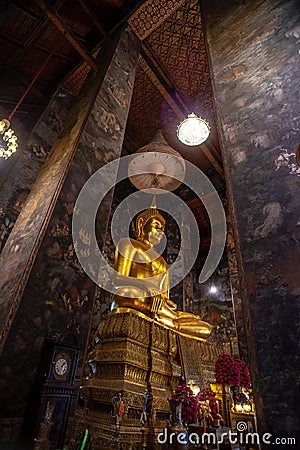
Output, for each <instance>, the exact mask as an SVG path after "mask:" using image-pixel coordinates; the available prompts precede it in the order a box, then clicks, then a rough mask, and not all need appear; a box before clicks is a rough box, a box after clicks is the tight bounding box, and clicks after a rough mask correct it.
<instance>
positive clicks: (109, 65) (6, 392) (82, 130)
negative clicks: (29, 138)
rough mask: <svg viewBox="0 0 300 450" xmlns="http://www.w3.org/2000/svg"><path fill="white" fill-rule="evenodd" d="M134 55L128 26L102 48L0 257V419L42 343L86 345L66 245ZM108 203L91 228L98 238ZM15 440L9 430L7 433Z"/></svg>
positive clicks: (24, 391)
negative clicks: (59, 338) (74, 335)
mask: <svg viewBox="0 0 300 450" xmlns="http://www.w3.org/2000/svg"><path fill="white" fill-rule="evenodd" d="M138 55H139V41H138V39H137V38H136V36H135V35H134V33H133V32H132V31H131V29H130V28H129V27H127V28H126V29H125V30H123V32H122V33H118V35H116V36H115V37H114V38H113V39H112V40H111V42H106V44H105V45H104V46H103V50H102V51H101V52H100V53H99V55H98V57H97V64H98V67H99V69H98V71H97V72H96V73H93V74H91V75H90V76H89V78H88V80H87V81H86V84H85V86H84V88H83V92H82V95H80V97H79V98H78V100H77V102H76V104H75V105H74V108H73V109H72V111H71V113H70V116H69V118H68V119H67V121H66V123H65V125H64V127H63V129H62V132H61V134H60V136H59V139H58V140H57V142H56V143H55V144H54V146H53V148H52V151H51V154H50V155H49V157H48V159H47V161H46V163H45V164H44V166H43V169H42V171H41V173H40V175H39V177H38V179H37V180H36V182H35V184H34V186H33V188H32V190H31V193H30V195H29V197H28V199H27V202H26V204H25V205H24V207H23V209H22V211H21V213H20V215H19V217H18V220H17V222H16V224H15V226H14V229H13V231H12V232H11V234H10V236H9V239H8V241H7V243H6V246H5V247H4V249H3V251H2V254H1V258H2V259H1V263H0V264H1V270H2V277H1V281H0V289H1V293H2V297H1V303H0V313H1V322H0V323H1V329H2V348H3V352H2V357H1V367H2V370H1V371H0V386H1V387H3V389H2V390H1V393H0V402H1V405H2V406H3V408H2V407H1V411H2V415H3V416H4V417H6V418H22V417H23V414H24V410H25V408H26V402H27V398H28V393H29V391H30V388H31V386H32V383H33V381H34V377H35V374H36V369H37V366H38V363H39V358H40V349H41V345H42V343H43V340H44V338H45V336H46V335H47V334H48V333H49V332H52V331H54V330H58V331H63V330H65V329H66V328H67V327H68V326H70V325H73V326H76V327H77V330H78V332H79V333H80V336H81V339H82V341H83V342H84V343H85V342H86V341H87V338H88V328H89V323H90V318H91V314H92V308H93V298H94V292H95V285H94V284H93V283H92V282H91V280H90V279H89V278H88V277H87V276H86V275H85V273H84V272H83V270H82V268H81V266H80V264H79V263H78V260H77V258H76V256H75V252H74V248H73V241H72V234H71V233H72V230H71V223H72V213H73V208H74V204H75V201H76V199H77V196H78V194H79V192H80V190H81V188H82V187H83V185H84V183H85V182H86V181H87V179H88V178H89V177H90V176H91V175H92V174H93V173H94V172H95V171H97V170H98V169H99V168H100V167H102V166H103V165H105V164H106V163H108V162H110V161H111V160H113V159H116V158H118V157H120V154H121V149H122V143H123V138H124V133H125V127H126V121H127V115H128V111H129V105H130V100H131V95H132V90H133V85H134V77H135V70H136V65H137V59H138ZM111 198H112V195H111V196H110V197H108V198H107V200H106V202H105V210H104V211H103V212H102V216H101V218H100V224H99V227H98V229H99V230H100V231H101V233H102V235H103V234H104V233H105V229H106V227H107V221H108V217H109V210H110V206H111ZM12 433H15V430H13V431H12Z"/></svg>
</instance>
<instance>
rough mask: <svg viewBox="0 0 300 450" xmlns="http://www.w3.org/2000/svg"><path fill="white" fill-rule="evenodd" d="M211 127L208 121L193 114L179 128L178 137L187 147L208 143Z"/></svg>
mask: <svg viewBox="0 0 300 450" xmlns="http://www.w3.org/2000/svg"><path fill="white" fill-rule="evenodd" d="M209 133H210V126H209V124H208V123H207V122H206V120H204V119H202V118H201V117H198V116H197V115H196V114H194V113H191V114H189V115H188V116H187V118H186V119H184V120H183V121H182V122H180V124H179V125H178V127H177V137H178V139H179V140H180V142H182V143H183V144H185V145H190V146H195V145H200V144H202V143H203V142H205V141H206V139H207V138H208V136H209Z"/></svg>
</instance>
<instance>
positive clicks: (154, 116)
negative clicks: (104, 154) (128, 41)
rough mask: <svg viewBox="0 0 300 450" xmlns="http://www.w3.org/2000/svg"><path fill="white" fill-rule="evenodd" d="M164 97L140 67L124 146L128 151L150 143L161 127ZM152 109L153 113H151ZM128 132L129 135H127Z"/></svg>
mask: <svg viewBox="0 0 300 450" xmlns="http://www.w3.org/2000/svg"><path fill="white" fill-rule="evenodd" d="M163 102H164V99H163V97H162V96H161V95H160V93H159V91H158V90H157V89H156V88H155V86H154V85H153V84H152V82H151V81H150V79H149V78H148V76H147V75H146V74H145V72H144V71H143V69H141V68H140V67H139V68H138V70H137V73H136V77H135V83H134V90H133V95H132V101H131V105H130V112H129V117H128V121H127V128H126V136H125V141H124V147H125V149H126V151H127V152H128V153H134V152H135V151H136V150H138V148H140V147H142V146H143V145H146V144H148V143H149V142H150V141H151V139H152V138H153V136H154V134H155V132H156V131H157V130H158V129H159V128H161V120H160V118H161V109H162V105H163ZM149 111H151V114H149ZM127 134H128V136H127Z"/></svg>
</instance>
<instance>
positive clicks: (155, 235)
mask: <svg viewBox="0 0 300 450" xmlns="http://www.w3.org/2000/svg"><path fill="white" fill-rule="evenodd" d="M165 225H166V221H165V219H164V218H163V216H162V215H161V214H160V213H159V212H158V211H157V209H156V208H153V207H151V208H149V209H147V210H146V211H143V212H142V213H140V214H139V215H138V217H137V219H136V230H137V239H138V241H146V242H149V243H150V244H151V245H157V244H159V243H160V241H161V240H162V237H163V235H164V230H165Z"/></svg>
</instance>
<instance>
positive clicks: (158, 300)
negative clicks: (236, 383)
mask: <svg viewBox="0 0 300 450" xmlns="http://www.w3.org/2000/svg"><path fill="white" fill-rule="evenodd" d="M136 229H137V240H135V239H131V238H123V239H121V240H120V242H119V243H118V245H117V248H116V254H115V271H116V275H115V280H114V283H115V287H116V288H117V290H116V293H115V294H114V296H113V304H112V310H114V311H115V312H116V313H117V312H121V311H124V308H127V309H128V308H129V309H133V310H137V311H139V312H141V313H143V314H145V315H147V316H148V317H151V318H153V319H154V320H156V321H157V322H159V323H160V324H162V325H164V326H165V327H167V328H170V329H172V330H174V331H176V332H178V333H180V334H182V335H184V336H187V337H191V338H194V339H206V338H208V336H209V335H210V333H211V331H212V325H210V324H209V323H206V322H203V321H201V319H200V317H199V316H196V315H194V314H191V313H188V312H181V311H177V306H176V305H175V303H173V302H172V301H171V300H170V299H169V273H168V266H167V263H166V262H165V260H164V258H163V257H162V256H161V255H159V254H158V253H157V252H156V251H155V249H154V246H155V245H157V244H158V243H159V242H160V241H161V239H162V237H163V232H164V229H165V219H164V218H163V217H162V215H161V214H160V213H159V212H158V211H157V209H156V207H151V208H149V209H147V210H146V211H143V212H142V213H140V214H139V215H138V217H137V220H136Z"/></svg>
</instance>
